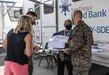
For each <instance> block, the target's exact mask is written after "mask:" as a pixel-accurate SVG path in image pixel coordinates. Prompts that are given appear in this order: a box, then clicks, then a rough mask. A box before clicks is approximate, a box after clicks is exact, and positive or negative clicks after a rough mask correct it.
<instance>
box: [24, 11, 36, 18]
mask: <svg viewBox="0 0 109 75" xmlns="http://www.w3.org/2000/svg"><path fill="white" fill-rule="evenodd" d="M26 15H32V16H36V17H37V15H36V13H35V12H33V11H28V12H27V13H26Z"/></svg>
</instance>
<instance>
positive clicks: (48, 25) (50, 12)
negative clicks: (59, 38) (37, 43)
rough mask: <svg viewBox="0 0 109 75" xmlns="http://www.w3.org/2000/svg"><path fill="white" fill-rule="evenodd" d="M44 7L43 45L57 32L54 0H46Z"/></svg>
mask: <svg viewBox="0 0 109 75" xmlns="http://www.w3.org/2000/svg"><path fill="white" fill-rule="evenodd" d="M42 3H44V4H43V5H42V6H41V7H42V16H41V17H42V39H43V41H42V42H43V45H45V43H46V42H48V40H49V39H50V38H51V37H52V35H53V34H54V33H55V32H56V15H55V2H54V0H46V1H44V2H42Z"/></svg>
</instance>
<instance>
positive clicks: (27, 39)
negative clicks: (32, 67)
mask: <svg viewBox="0 0 109 75" xmlns="http://www.w3.org/2000/svg"><path fill="white" fill-rule="evenodd" d="M31 27H32V19H31V18H30V17H29V16H26V15H22V16H21V17H20V18H19V20H18V23H17V27H16V28H15V29H11V30H10V31H9V32H8V34H7V36H6V38H5V39H4V41H3V44H2V46H3V48H4V49H6V50H7V54H6V57H5V64H4V66H5V67H4V75H28V58H29V57H30V56H31V54H32V36H31V29H32V28H31Z"/></svg>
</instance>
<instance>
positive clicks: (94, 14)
mask: <svg viewBox="0 0 109 75" xmlns="http://www.w3.org/2000/svg"><path fill="white" fill-rule="evenodd" d="M83 17H84V18H97V17H107V11H106V10H104V9H102V10H101V11H96V12H93V11H87V12H85V13H84V14H83Z"/></svg>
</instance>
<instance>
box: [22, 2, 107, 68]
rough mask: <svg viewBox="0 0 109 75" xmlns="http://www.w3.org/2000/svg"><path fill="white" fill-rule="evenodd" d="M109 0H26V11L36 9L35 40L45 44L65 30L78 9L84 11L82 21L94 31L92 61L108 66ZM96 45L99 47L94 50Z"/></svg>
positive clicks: (24, 5)
mask: <svg viewBox="0 0 109 75" xmlns="http://www.w3.org/2000/svg"><path fill="white" fill-rule="evenodd" d="M108 3H109V0H105V1H103V0H24V1H23V13H26V12H27V11H30V10H31V11H35V12H36V14H37V15H38V17H37V21H36V26H34V39H35V41H34V42H35V43H40V44H42V45H43V46H44V45H45V43H46V42H47V41H48V40H49V39H50V38H51V37H52V35H53V33H55V32H58V31H60V30H63V29H64V26H63V24H64V21H65V20H66V19H71V17H72V13H73V12H74V11H75V10H77V9H78V10H81V11H82V12H83V20H84V21H85V22H86V23H87V24H88V25H89V26H90V27H91V29H92V31H93V37H94V43H95V44H96V46H94V48H93V49H92V62H93V63H97V64H100V65H103V66H106V67H109V8H108V7H109V4H108ZM95 48H97V49H95Z"/></svg>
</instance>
